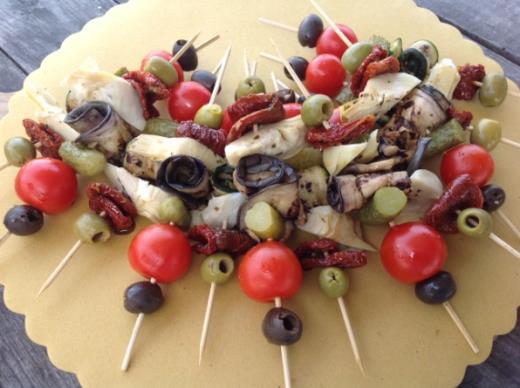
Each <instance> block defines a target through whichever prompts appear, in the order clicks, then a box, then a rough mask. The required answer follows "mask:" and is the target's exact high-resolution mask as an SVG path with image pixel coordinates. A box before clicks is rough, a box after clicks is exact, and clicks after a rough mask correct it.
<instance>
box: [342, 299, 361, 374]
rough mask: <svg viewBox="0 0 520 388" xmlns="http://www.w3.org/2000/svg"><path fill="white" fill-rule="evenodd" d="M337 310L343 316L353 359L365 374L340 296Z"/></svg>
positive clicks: (350, 324) (352, 330)
mask: <svg viewBox="0 0 520 388" xmlns="http://www.w3.org/2000/svg"><path fill="white" fill-rule="evenodd" d="M338 305H339V310H340V311H341V316H342V317H343V323H344V324H345V329H346V330H347V335H348V338H349V341H350V346H351V347H352V353H353V354H354V359H355V360H356V363H357V364H358V366H359V369H360V370H361V373H362V374H363V376H366V369H365V366H364V365H363V360H361V355H360V352H359V347H358V344H357V340H356V336H355V335H354V329H353V328H352V322H351V321H350V318H349V316H348V310H347V306H346V304H345V301H344V299H343V298H342V297H339V298H338Z"/></svg>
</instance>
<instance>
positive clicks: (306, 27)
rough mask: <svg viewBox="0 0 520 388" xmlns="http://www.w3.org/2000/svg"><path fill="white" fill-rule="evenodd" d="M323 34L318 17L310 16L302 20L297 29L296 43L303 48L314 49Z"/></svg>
mask: <svg viewBox="0 0 520 388" xmlns="http://www.w3.org/2000/svg"><path fill="white" fill-rule="evenodd" d="M322 32H323V21H322V20H321V18H320V17H319V16H318V15H314V14H310V15H308V16H306V17H305V18H303V20H302V22H301V23H300V26H299V27H298V41H299V42H300V44H301V45H302V46H303V47H311V48H312V47H316V43H317V42H318V38H319V37H320V35H321V33H322Z"/></svg>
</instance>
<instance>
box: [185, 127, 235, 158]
mask: <svg viewBox="0 0 520 388" xmlns="http://www.w3.org/2000/svg"><path fill="white" fill-rule="evenodd" d="M176 136H177V137H190V138H192V139H195V140H198V141H199V142H201V143H202V144H204V145H205V146H206V147H208V148H210V149H211V150H213V152H215V153H216V154H217V155H220V156H224V155H225V153H224V147H225V146H226V134H225V133H224V131H223V130H222V129H213V128H209V127H206V126H205V125H200V124H197V123H194V122H193V121H183V122H181V123H180V124H179V126H178V127H177V135H176Z"/></svg>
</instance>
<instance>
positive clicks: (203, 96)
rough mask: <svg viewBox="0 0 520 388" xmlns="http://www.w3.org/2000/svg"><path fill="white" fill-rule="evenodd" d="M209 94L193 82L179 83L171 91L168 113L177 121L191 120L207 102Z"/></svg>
mask: <svg viewBox="0 0 520 388" xmlns="http://www.w3.org/2000/svg"><path fill="white" fill-rule="evenodd" d="M210 98H211V93H210V92H209V91H208V89H206V88H205V87H204V86H202V85H201V84H198V83H197V82H193V81H185V82H179V83H177V84H175V86H174V87H173V88H172V89H171V92H170V97H169V98H168V111H169V112H170V116H171V118H172V119H174V120H177V121H186V120H193V118H194V117H195V114H196V113H197V111H198V110H199V109H200V107H201V106H202V105H205V104H207V103H208V102H209V100H210Z"/></svg>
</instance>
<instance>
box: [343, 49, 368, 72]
mask: <svg viewBox="0 0 520 388" xmlns="http://www.w3.org/2000/svg"><path fill="white" fill-rule="evenodd" d="M372 47H373V46H372V43H368V42H357V43H354V44H353V45H352V46H350V47H349V48H348V49H347V51H345V52H344V53H343V56H342V57H341V63H342V64H343V67H344V68H345V70H346V71H348V72H349V73H350V74H354V72H355V71H356V70H357V68H358V67H359V65H361V63H363V61H364V60H365V58H366V57H367V56H368V54H370V52H371V51H372Z"/></svg>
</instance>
